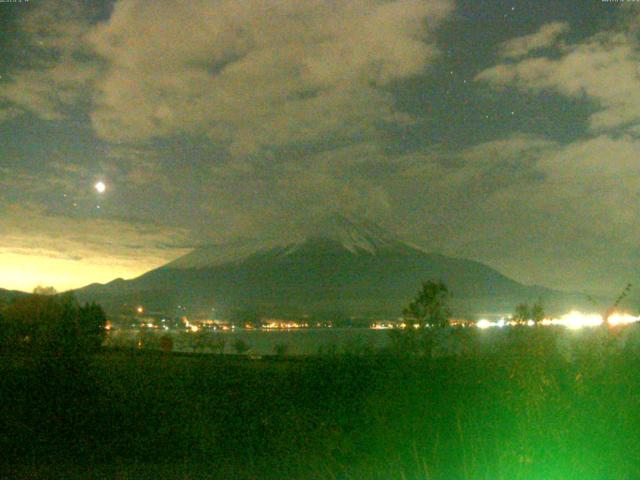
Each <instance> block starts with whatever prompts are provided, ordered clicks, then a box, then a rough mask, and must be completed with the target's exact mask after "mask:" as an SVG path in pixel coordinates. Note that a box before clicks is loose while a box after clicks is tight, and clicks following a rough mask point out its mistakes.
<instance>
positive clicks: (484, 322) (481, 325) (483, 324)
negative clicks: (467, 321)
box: [476, 318, 495, 330]
mask: <svg viewBox="0 0 640 480" xmlns="http://www.w3.org/2000/svg"><path fill="white" fill-rule="evenodd" d="M476 326H477V327H478V328H482V329H483V330H484V329H485V328H490V327H495V323H493V322H490V321H489V320H487V319H485V318H483V319H481V320H478V323H476Z"/></svg>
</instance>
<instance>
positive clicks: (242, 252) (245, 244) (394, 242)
mask: <svg viewBox="0 0 640 480" xmlns="http://www.w3.org/2000/svg"><path fill="white" fill-rule="evenodd" d="M318 240H323V241H328V242H333V243H334V244H336V245H337V246H340V247H342V248H344V249H345V250H348V251H349V252H351V253H353V254H358V253H369V254H374V255H375V254H376V252H379V251H382V250H389V249H399V250H405V249H406V248H411V247H409V245H407V244H405V243H403V242H402V241H401V240H399V239H397V238H395V237H394V236H393V235H392V234H391V233H389V232H387V231H385V230H384V229H382V228H381V227H379V226H378V225H375V224H374V223H372V222H368V221H366V220H362V219H356V218H354V217H348V216H346V215H342V214H338V213H334V214H331V215H328V216H325V217H323V218H321V219H320V220H318V221H315V222H311V223H310V225H309V226H307V227H306V228H303V229H301V231H299V232H291V233H287V234H282V235H281V236H280V237H278V238H275V239H274V238H269V239H251V240H246V239H245V240H237V241H233V242H229V243H223V244H215V245H205V246H202V247H198V248H196V249H195V250H193V251H192V252H190V253H188V254H186V255H184V256H182V257H180V258H178V259H176V260H174V261H172V262H170V263H169V264H167V265H166V267H168V268H179V269H187V268H207V267H213V266H217V265H222V264H226V263H237V262H240V261H242V260H244V259H246V258H247V257H249V256H251V255H256V254H266V253H269V252H270V253H272V254H274V255H280V256H286V255H291V254H293V253H294V252H299V251H300V250H301V249H303V248H305V246H308V244H309V242H316V241H318Z"/></svg>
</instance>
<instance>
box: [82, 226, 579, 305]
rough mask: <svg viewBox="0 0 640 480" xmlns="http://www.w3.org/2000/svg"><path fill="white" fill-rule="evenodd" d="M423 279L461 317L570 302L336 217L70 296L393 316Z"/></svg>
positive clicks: (196, 254) (203, 251)
mask: <svg viewBox="0 0 640 480" xmlns="http://www.w3.org/2000/svg"><path fill="white" fill-rule="evenodd" d="M428 279H434V280H435V279H441V280H443V281H444V282H445V283H446V284H447V285H448V286H449V288H450V289H451V291H452V293H453V297H454V307H455V310H456V311H457V312H458V313H461V314H462V313H471V314H472V313H479V312H487V311H489V312H496V313H498V312H511V311H512V310H513V307H514V305H515V304H516V303H518V302H522V301H532V300H534V299H537V298H542V299H543V300H544V301H545V302H546V303H547V304H548V305H549V306H552V307H553V306H555V305H556V304H558V303H562V302H566V301H569V300H570V299H569V298H568V296H567V295H566V294H562V293H560V292H554V291H551V290H549V289H546V288H543V287H531V286H525V285H522V284H520V283H518V282H516V281H514V280H512V279H509V278H507V277H506V276H504V275H502V274H500V273H499V272H497V271H496V270H494V269H492V268H490V267H488V266H486V265H483V264H481V263H479V262H475V261H471V260H464V259H458V258H451V257H446V256H444V255H439V254H433V253H428V252H425V251H423V250H421V249H419V248H417V247H415V246H412V245H410V244H407V243H405V242H402V241H400V240H399V239H397V238H395V237H393V236H392V235H390V234H389V233H387V232H385V231H383V230H382V229H380V228H379V227H377V226H375V225H371V224H367V223H363V222H355V221H353V220H351V219H348V218H346V217H341V216H334V217H332V218H331V219H330V220H329V221H325V222H323V223H321V224H317V225H314V226H312V227H310V229H309V233H308V235H306V236H300V237H298V238H295V237H294V238H291V239H288V240H287V241H284V242H281V243H279V242H277V241H271V242H262V243H257V242H242V243H236V244H229V245H222V246H208V247H203V248H199V249H196V250H195V251H193V252H191V253H189V254H187V255H185V256H184V257H181V258H179V259H177V260H175V261H173V262H171V263H169V264H167V265H165V266H163V267H160V268H158V269H155V270H152V271H150V272H148V273H146V274H144V275H142V276H140V277H138V278H136V279H133V280H128V281H126V280H121V279H119V280H116V281H114V282H111V283H109V284H106V285H91V286H88V287H85V288H84V289H80V290H78V291H77V294H78V296H79V297H80V298H81V299H83V300H96V301H99V302H101V303H103V304H104V305H105V306H106V307H107V308H108V309H109V310H112V311H113V310H117V309H119V308H130V306H131V305H133V304H144V305H145V306H146V307H147V308H148V309H154V310H159V311H164V312H167V313H168V314H170V313H171V312H175V311H176V309H177V308H178V306H181V308H183V307H185V306H186V307H188V309H189V311H190V312H192V313H194V314H203V315H204V314H207V312H211V309H212V308H215V309H216V310H217V311H219V312H225V313H229V312H232V311H235V310H238V309H255V310H259V311H260V312H262V313H263V314H273V315H300V314H304V313H313V314H320V313H323V314H324V313H328V312H341V313H344V314H348V315H366V316H376V315H385V316H397V315H398V313H399V312H400V311H401V309H402V306H403V305H404V304H406V303H407V302H408V301H409V300H410V299H411V298H412V297H413V296H414V294H415V292H416V291H417V289H418V288H419V286H420V283H421V282H422V281H424V280H428ZM574 300H575V299H574ZM124 305H128V306H129V307H123V306H124Z"/></svg>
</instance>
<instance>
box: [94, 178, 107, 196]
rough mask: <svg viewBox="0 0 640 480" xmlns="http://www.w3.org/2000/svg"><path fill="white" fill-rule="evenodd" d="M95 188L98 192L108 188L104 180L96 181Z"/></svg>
mask: <svg viewBox="0 0 640 480" xmlns="http://www.w3.org/2000/svg"><path fill="white" fill-rule="evenodd" d="M94 188H95V189H96V192H98V193H104V192H105V191H106V190H107V186H106V185H105V183H104V182H103V181H100V182H98V183H96V184H95V185H94Z"/></svg>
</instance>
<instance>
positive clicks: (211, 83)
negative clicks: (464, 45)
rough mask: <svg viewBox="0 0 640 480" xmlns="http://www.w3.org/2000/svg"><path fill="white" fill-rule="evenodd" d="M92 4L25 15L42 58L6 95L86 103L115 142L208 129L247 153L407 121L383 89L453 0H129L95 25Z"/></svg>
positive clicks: (426, 50) (423, 53)
mask: <svg viewBox="0 0 640 480" xmlns="http://www.w3.org/2000/svg"><path fill="white" fill-rule="evenodd" d="M86 5H87V4H86V3H80V2H73V1H66V2H63V4H60V3H59V2H58V3H56V2H46V5H44V4H43V5H42V6H40V5H38V6H37V8H33V9H32V11H30V13H29V14H28V15H25V16H24V17H23V18H22V19H21V24H20V29H21V31H22V32H24V33H25V34H26V35H27V38H28V39H29V45H30V48H32V49H33V52H36V53H38V55H36V53H32V54H31V55H30V57H34V58H41V59H42V60H41V61H38V62H35V64H33V65H22V66H21V67H20V68H18V69H15V70H14V71H13V72H12V73H11V80H10V81H7V82H4V84H3V86H2V87H3V88H2V94H1V98H3V99H4V100H5V101H7V102H9V103H11V104H12V105H13V106H14V108H19V109H22V110H27V111H31V112H34V113H37V114H38V115H40V116H41V117H42V118H45V119H49V120H57V119H61V118H64V116H65V114H66V112H67V110H68V109H69V108H71V107H73V106H78V105H81V106H82V107H83V108H85V109H87V110H88V112H89V113H90V116H91V121H92V124H93V127H94V129H95V131H96V133H97V134H98V136H100V137H101V138H103V139H105V140H108V141H111V142H139V141H145V140H148V139H150V138H154V137H165V136H168V137H170V136H174V135H180V134H190V135H205V136H208V137H209V138H211V139H212V140H213V141H214V142H216V143H217V144H219V145H222V146H224V147H226V148H228V149H229V150H230V151H231V152H232V153H235V154H241V155H242V154H249V153H252V152H256V151H258V150H260V149H262V148H263V147H270V146H274V145H275V146H281V145H287V144H290V143H296V142H314V141H320V140H322V139H323V138H324V137H327V136H330V137H335V138H345V139H350V138H353V137H362V136H372V135H375V134H376V132H378V130H379V129H380V127H381V126H383V125H384V124H385V123H386V122H390V123H398V122H407V121H411V119H410V117H408V116H407V115H404V114H399V113H398V112H397V111H396V110H395V108H394V101H393V98H392V96H391V95H389V94H388V93H386V91H385V87H386V86H387V85H389V83H390V82H393V81H395V80H399V79H403V78H407V77H411V76H413V75H417V74H420V73H421V72H423V71H424V69H425V68H427V67H428V66H429V65H430V64H431V63H432V62H433V60H434V59H435V58H436V57H437V55H438V49H437V47H436V45H435V40H434V31H435V29H436V28H437V27H438V25H439V24H440V23H441V22H442V21H443V20H444V19H445V18H447V17H448V16H449V14H450V13H451V11H452V9H453V2H452V1H451V0H392V1H383V0H337V1H322V0H300V1H296V2H291V1H285V0H281V1H274V2H271V1H269V2H267V1H264V0H251V1H247V2H237V1H235V0H219V1H217V2H210V1H207V0H195V1H191V2H175V1H169V0H158V1H154V2H146V1H140V0H119V1H117V2H116V3H115V5H114V7H113V12H112V14H111V16H110V18H108V19H107V20H105V21H102V22H99V23H95V22H93V23H92V22H91V21H90V19H91V18H93V17H92V15H91V14H90V13H91V11H89V12H87V10H88V8H89V7H87V6H86ZM94 16H95V15H94ZM44 25H47V27H46V28H43V26H44ZM43 32H46V33H43Z"/></svg>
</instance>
